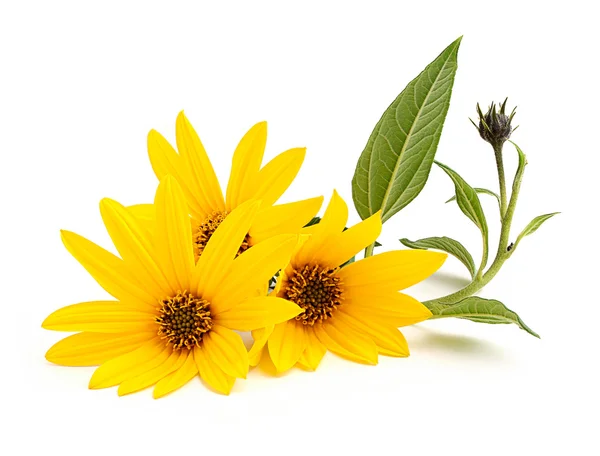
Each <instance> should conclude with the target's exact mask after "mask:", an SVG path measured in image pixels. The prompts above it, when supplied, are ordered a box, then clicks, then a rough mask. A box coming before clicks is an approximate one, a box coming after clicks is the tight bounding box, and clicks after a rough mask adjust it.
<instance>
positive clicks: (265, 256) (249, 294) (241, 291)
mask: <svg viewBox="0 0 600 456" xmlns="http://www.w3.org/2000/svg"><path fill="white" fill-rule="evenodd" d="M297 243H298V236H297V235H295V234H281V235H279V236H275V237H272V238H270V239H267V240H266V241H263V242H261V243H260V244H258V245H255V246H253V247H252V248H251V249H249V250H247V251H245V252H244V253H243V254H241V255H240V256H239V257H237V258H236V259H235V260H234V261H233V265H232V267H231V270H230V271H229V274H228V275H227V277H226V278H225V279H224V280H223V283H222V284H221V286H220V287H219V289H218V290H217V292H216V293H215V295H214V297H213V299H212V300H211V304H212V305H213V307H212V308H213V310H214V312H215V313H217V314H218V313H220V312H224V311H226V310H229V309H231V308H232V307H234V306H235V305H237V304H239V303H240V302H242V301H244V300H246V299H248V298H253V297H255V296H259V295H260V294H263V292H264V289H265V285H267V284H268V282H269V279H270V278H271V277H273V275H274V274H275V273H276V272H277V271H279V270H280V269H282V268H284V267H285V266H286V265H287V264H288V262H289V261H290V257H291V255H292V252H293V251H294V249H295V247H296V244H297Z"/></svg>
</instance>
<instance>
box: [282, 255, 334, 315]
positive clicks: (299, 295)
mask: <svg viewBox="0 0 600 456" xmlns="http://www.w3.org/2000/svg"><path fill="white" fill-rule="evenodd" d="M336 272H337V269H327V268H323V267H321V266H309V265H305V266H304V267H303V268H302V269H300V270H294V271H293V272H292V274H290V275H289V276H288V277H287V280H286V282H285V283H284V284H283V287H282V291H283V297H284V298H286V299H288V300H290V301H292V302H295V303H296V304H298V306H300V307H301V308H302V309H304V312H302V313H301V314H300V315H298V316H297V317H296V320H298V321H301V322H302V324H303V325H309V326H313V325H314V324H315V323H316V322H317V321H324V320H327V319H328V318H331V316H332V315H333V312H335V310H336V309H337V307H338V306H340V305H341V304H342V300H343V296H342V294H343V293H342V287H341V285H342V282H341V279H340V278H339V277H338V276H336Z"/></svg>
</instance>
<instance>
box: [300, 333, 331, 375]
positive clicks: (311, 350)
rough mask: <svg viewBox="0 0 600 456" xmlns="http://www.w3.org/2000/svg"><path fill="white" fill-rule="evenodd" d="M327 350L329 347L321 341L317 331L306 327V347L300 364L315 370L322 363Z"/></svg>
mask: <svg viewBox="0 0 600 456" xmlns="http://www.w3.org/2000/svg"><path fill="white" fill-rule="evenodd" d="M326 352H327V348H325V345H323V344H322V343H321V341H319V338H318V337H317V335H316V334H315V332H314V331H313V330H312V329H311V328H307V329H306V348H305V349H304V352H303V353H302V356H300V359H299V360H298V364H300V365H301V366H302V367H304V368H305V369H308V370H311V371H314V370H316V369H317V367H319V364H321V360H322V359H323V356H325V353H326Z"/></svg>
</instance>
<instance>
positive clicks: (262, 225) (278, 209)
mask: <svg viewBox="0 0 600 456" xmlns="http://www.w3.org/2000/svg"><path fill="white" fill-rule="evenodd" d="M321 204H323V197H322V196H319V197H317V198H310V199H307V200H303V201H296V202H294V203H287V204H278V205H277V206H268V207H265V208H264V209H263V210H261V211H259V213H258V214H257V216H256V220H255V221H254V223H253V224H252V227H251V228H250V231H249V234H250V237H251V238H252V241H253V243H255V244H257V243H260V242H263V241H264V240H266V239H269V238H271V237H273V236H276V235H278V234H283V233H298V232H300V230H301V229H303V227H304V225H306V224H307V223H308V222H310V221H311V219H312V218H313V217H314V216H315V215H316V214H317V212H319V209H320V208H321Z"/></svg>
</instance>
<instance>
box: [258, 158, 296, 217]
mask: <svg viewBox="0 0 600 456" xmlns="http://www.w3.org/2000/svg"><path fill="white" fill-rule="evenodd" d="M305 155H306V149H305V148H296V149H290V150H288V151H285V152H283V153H281V154H279V155H278V156H277V157H275V158H274V159H273V160H271V161H270V162H269V163H267V164H266V165H265V166H264V167H263V169H261V170H260V172H259V173H258V178H257V182H256V186H255V187H254V189H253V190H254V191H253V193H252V198H255V199H259V200H261V201H262V202H263V204H264V206H270V205H272V204H274V203H275V202H276V201H277V200H278V199H279V198H281V195H283V194H284V193H285V191H286V190H287V189H288V187H289V186H290V185H291V184H292V182H293V181H294V179H295V178H296V176H297V175H298V171H300V167H301V166H302V162H303V161H304V156H305Z"/></svg>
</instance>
